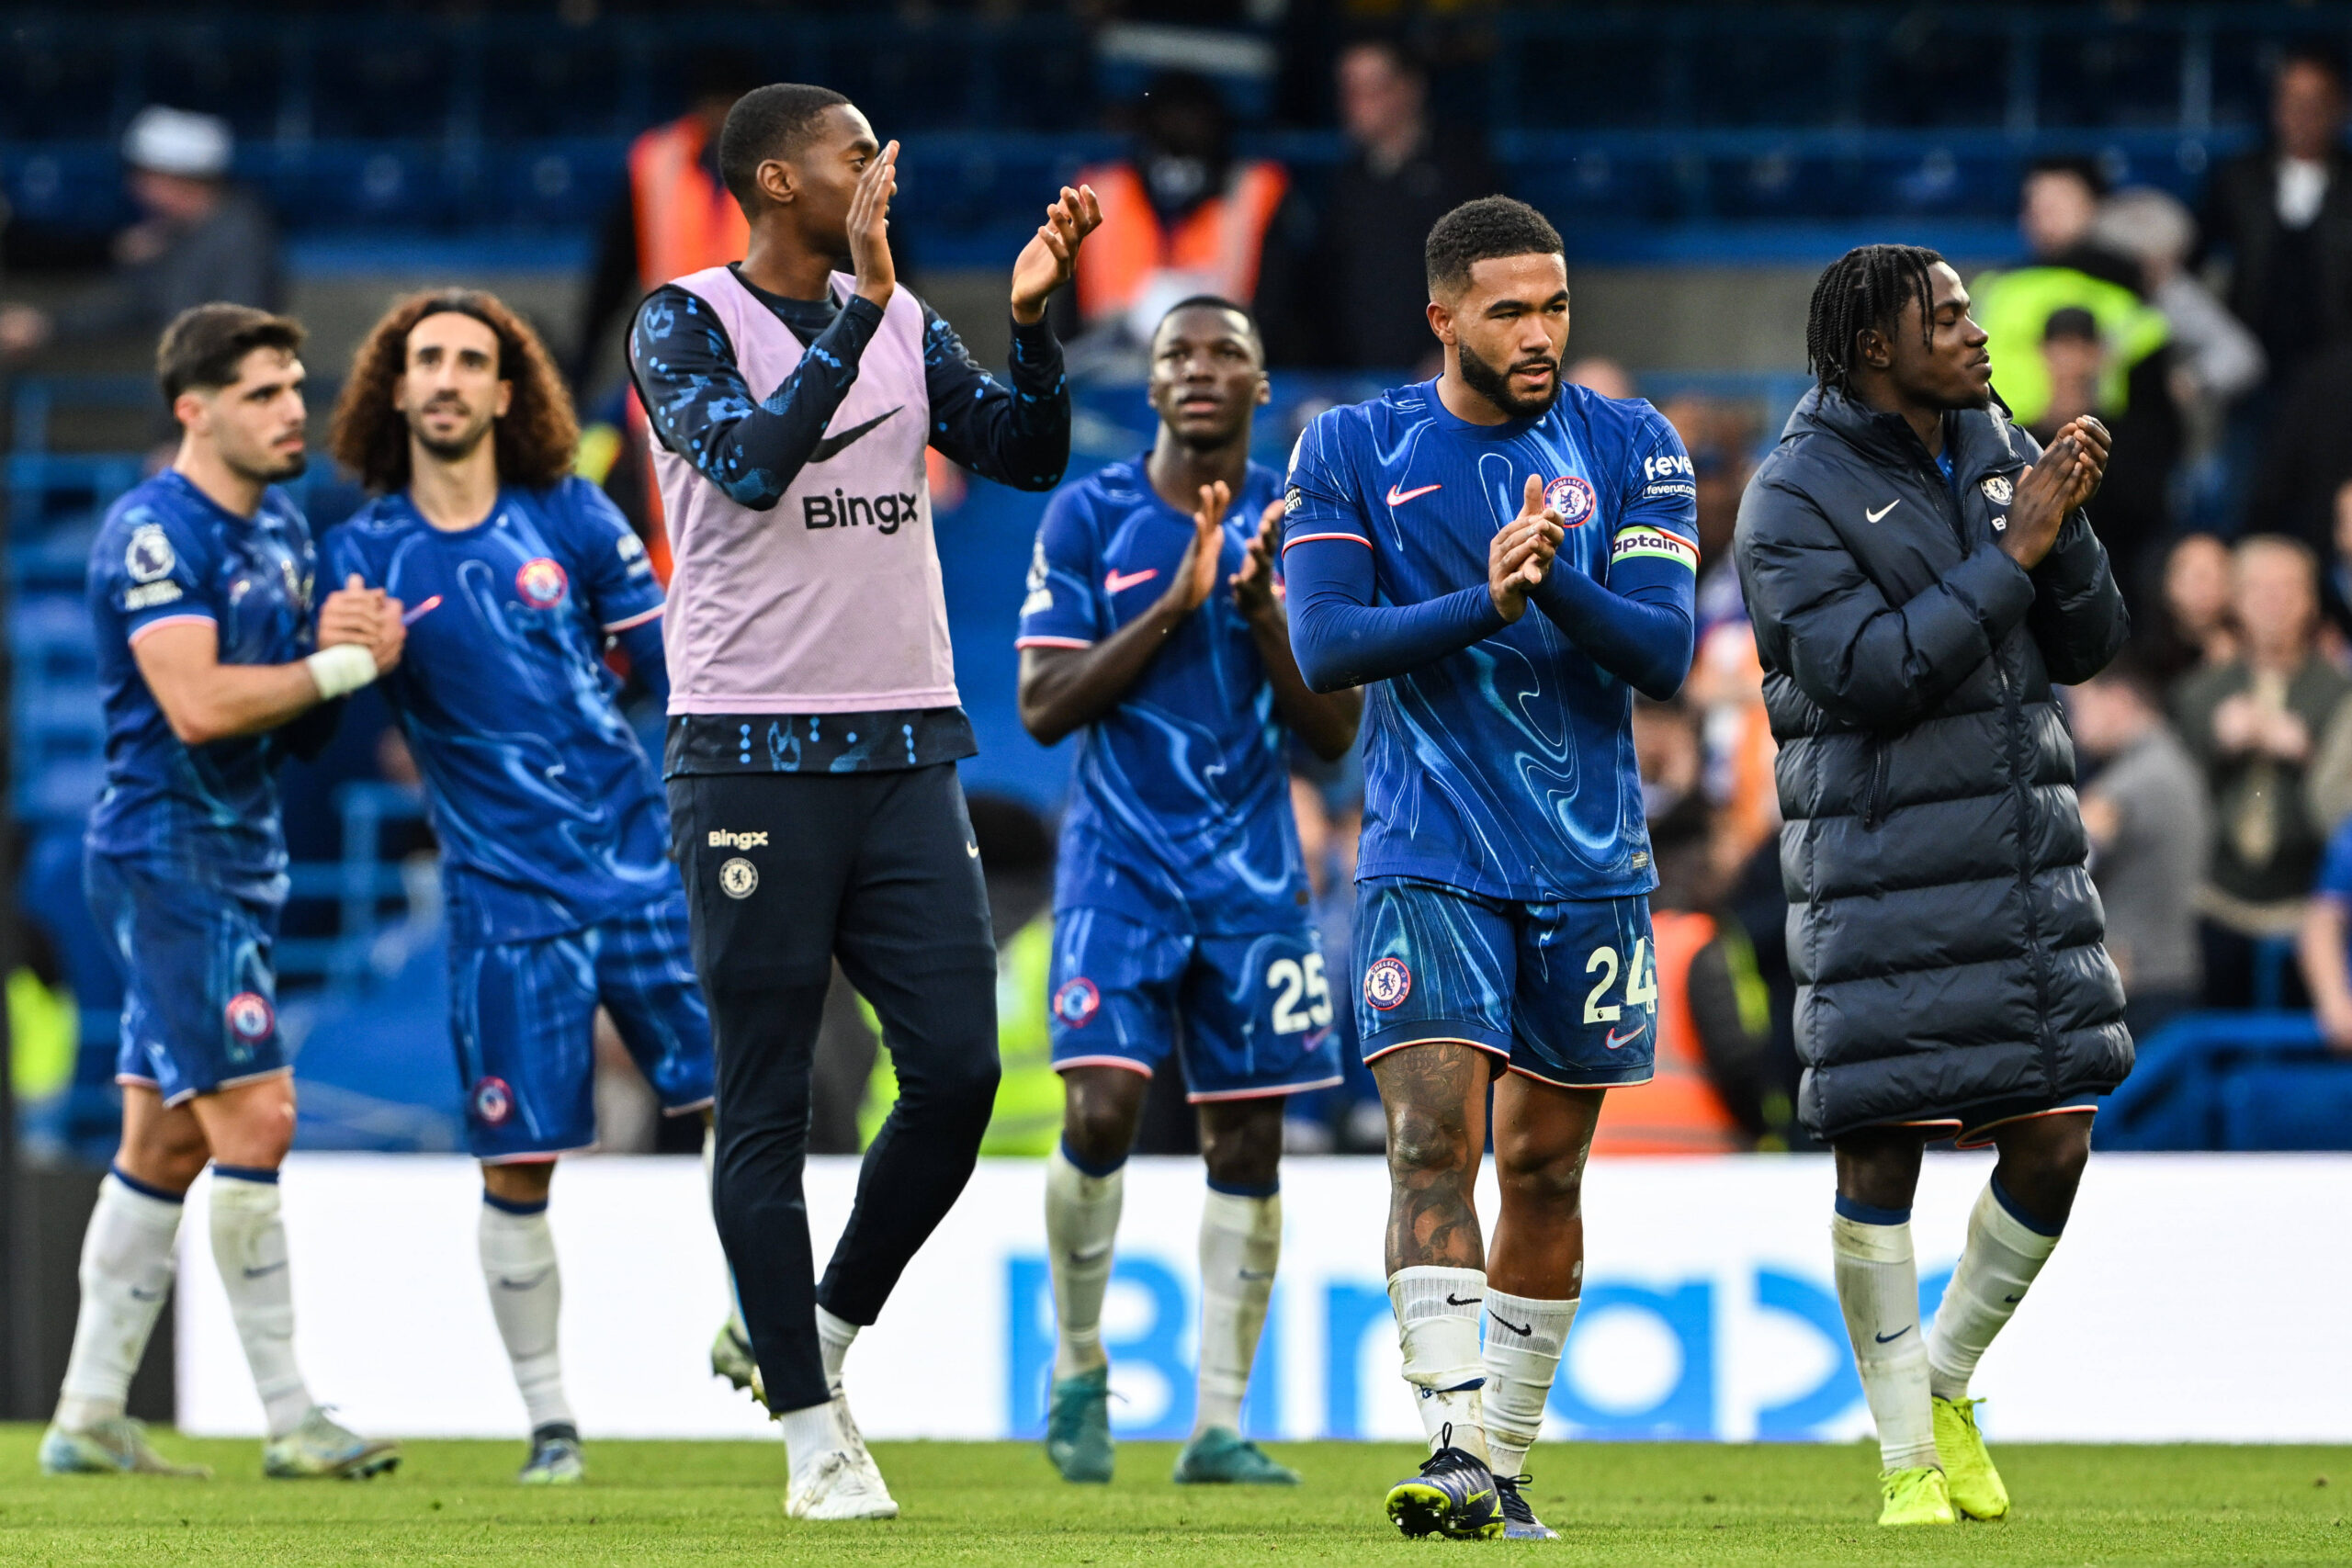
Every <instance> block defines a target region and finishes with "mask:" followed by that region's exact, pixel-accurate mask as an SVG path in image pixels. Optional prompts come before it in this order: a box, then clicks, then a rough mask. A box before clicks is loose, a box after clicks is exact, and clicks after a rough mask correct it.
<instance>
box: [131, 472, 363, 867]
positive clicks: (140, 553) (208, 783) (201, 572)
mask: <svg viewBox="0 0 2352 1568" xmlns="http://www.w3.org/2000/svg"><path fill="white" fill-rule="evenodd" d="M315 569H316V557H315V556H314V554H313V552H312V549H311V529H310V525H309V524H308V523H306V522H304V521H303V518H302V513H301V512H300V510H299V509H298V508H297V507H296V506H295V504H294V503H293V502H292V501H290V500H288V498H287V497H286V495H285V494H284V493H283V492H282V491H277V490H270V491H265V492H264V494H263V497H262V503H261V507H260V510H259V511H258V512H257V513H255V514H254V516H252V517H250V518H246V517H240V516H238V515H237V514H236V513H232V512H230V511H228V510H226V509H225V508H223V507H220V506H219V505H217V504H215V503H214V502H212V501H211V500H210V499H209V497H207V496H206V495H205V494H204V492H203V491H199V490H198V489H197V488H196V486H195V485H194V484H192V483H190V482H189V481H188V480H187V478H185V477H184V476H183V475H181V474H179V473H177V472H175V471H174V470H172V469H165V470H164V472H162V473H160V474H157V475H156V476H155V477H154V478H153V479H147V480H145V481H144V482H142V483H141V484H139V485H136V486H134V487H132V488H131V489H130V491H126V492H125V493H124V494H123V496H122V498H121V499H120V500H119V501H117V502H115V503H114V505H113V506H112V507H111V508H109V509H108V510H107V516H106V521H105V522H104V523H103V524H102V525H100V526H99V529H98V536H97V540H96V543H95V544H94V545H92V546H91V548H90V574H89V590H88V592H89V604H90V616H91V620H92V622H93V625H94V630H95V632H96V647H97V666H98V685H99V689H100V692H101V696H102V701H103V704H104V707H105V712H106V728H107V740H106V787H105V790H104V792H103V793H102V794H101V795H99V797H98V802H97V805H96V807H95V808H94V809H93V810H92V812H91V814H90V822H89V829H88V834H87V839H88V843H89V845H90V847H91V848H92V849H93V850H96V851H97V852H100V853H102V854H108V855H114V856H118V857H120V858H123V859H128V860H134V861H139V862H141V863H146V864H148V865H150V866H153V867H155V868H157V869H160V870H162V871H164V872H165V873H166V874H170V875H174V876H178V877H185V878H188V879H191V880H196V881H201V882H205V883H208V884H210V885H213V886H223V887H227V888H230V889H232V890H234V891H236V892H238V893H240V894H242V895H243V896H244V897H251V898H255V899H260V900H264V901H271V902H275V901H280V900H282V899H283V898H284V897H285V896H286V877H285V872H286V835H285V830H284V829H283V827H282V825H281V824H280V822H279V819H278V806H277V773H278V771H279V769H280V768H281V767H282V766H283V764H284V762H285V760H286V757H287V755H288V739H289V737H288V732H287V731H286V730H283V729H281V730H275V731H270V732H267V733H264V734H260V735H249V736H240V737H237V738H235V739H227V740H215V741H211V742H209V743H208V744H205V745H202V746H188V745H185V744H183V743H182V742H181V741H180V739H178V738H177V737H176V736H175V735H174V734H173V733H172V728H171V725H170V724H169V723H168V722H167V721H166V720H165V719H164V711H163V709H162V708H161V707H160V706H158V705H157V704H156V702H155V698H154V694H153V693H152V692H150V691H149V690H148V689H147V682H146V681H145V679H144V678H142V677H141V675H140V673H139V665H138V661H137V660H136V659H134V658H133V656H132V654H131V648H132V645H133V644H135V643H137V642H138V641H139V640H140V639H141V637H145V636H147V635H148V634H149V633H150V632H152V631H154V630H155V629H156V628H158V627H161V626H169V625H172V624H175V623H190V624H194V623H207V624H209V625H210V626H212V627H213V628H214V633H215V636H216V637H217V638H218V646H219V653H220V661H221V662H222V663H224V664H290V663H292V662H294V661H295V660H298V659H301V658H303V657H305V656H306V655H308V654H309V653H311V651H312V650H313V649H314V648H315V647H316V641H315V637H316V631H315V628H314V626H313V625H312V616H311V592H312V587H313V583H312V579H313V576H314V575H315ZM323 717H324V716H304V717H303V718H298V719H296V720H295V721H294V728H300V727H302V726H304V725H306V723H316V722H319V720H320V719H321V718H323Z"/></svg>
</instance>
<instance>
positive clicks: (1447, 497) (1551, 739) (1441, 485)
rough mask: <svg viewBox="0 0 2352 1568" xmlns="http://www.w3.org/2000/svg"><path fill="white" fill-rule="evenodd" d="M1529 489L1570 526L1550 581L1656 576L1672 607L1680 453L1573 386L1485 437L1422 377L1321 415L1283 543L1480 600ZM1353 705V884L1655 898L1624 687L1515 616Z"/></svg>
mask: <svg viewBox="0 0 2352 1568" xmlns="http://www.w3.org/2000/svg"><path fill="white" fill-rule="evenodd" d="M1530 475H1535V476H1538V477H1540V478H1541V479H1543V480H1544V490H1545V496H1546V499H1547V500H1548V502H1549V503H1550V504H1551V505H1552V506H1553V507H1554V508H1555V509H1556V510H1557V511H1558V512H1559V513H1560V515H1561V518H1562V520H1563V522H1564V523H1565V525H1566V538H1565V540H1564V541H1563V543H1562V545H1561V547H1560V554H1559V557H1558V559H1557V560H1556V561H1555V563H1554V566H1553V569H1552V570H1554V571H1555V572H1561V571H1569V572H1578V573H1582V574H1584V575H1586V576H1588V577H1589V578H1591V579H1593V580H1594V581H1597V582H1599V583H1600V584H1602V585H1604V586H1613V587H1615V588H1616V589H1617V591H1618V592H1624V591H1626V589H1627V586H1628V584H1630V583H1634V582H1637V581H1647V580H1649V579H1653V578H1655V579H1656V580H1657V581H1658V582H1659V583H1661V584H1664V585H1666V586H1667V587H1668V588H1669V589H1670V591H1671V592H1674V593H1675V594H1677V595H1679V598H1680V602H1681V604H1683V606H1684V607H1685V609H1686V610H1687V609H1688V606H1689V604H1690V595H1691V588H1692V585H1693V580H1694V577H1695V570H1696V565H1697V559H1698V547H1697V538H1698V526H1697V504H1698V503H1697V490H1696V486H1695V483H1694V480H1693V477H1692V474H1691V460H1690V458H1689V457H1688V456H1686V455H1685V453H1684V451H1683V447H1682V442H1681V439H1680V438H1679V436H1677V435H1676V434H1675V433H1674V428H1673V426H1671V425H1670V424H1668V423H1667V422H1666V419H1665V417H1664V416H1663V415H1661V414H1659V413H1658V412H1657V410H1656V409H1654V408H1652V407H1651V406H1650V405H1649V404H1648V403H1646V402H1644V401H1642V400H1638V399H1626V400H1617V399H1611V398H1604V397H1601V396H1600V395H1599V394H1597V393H1594V392H1591V391H1589V390H1587V389H1584V388H1582V387H1576V386H1569V387H1565V388H1563V389H1561V392H1560V395H1559V396H1558V397H1557V398H1556V399H1555V400H1554V401H1553V403H1552V406H1551V407H1550V408H1549V409H1548V410H1547V411H1545V412H1544V414H1543V415H1542V416H1540V417H1538V418H1535V419H1530V420H1513V421H1511V422H1510V423H1504V424H1499V425H1478V424H1472V423H1468V422H1467V421H1464V420H1462V419H1458V418H1456V417H1455V416H1454V415H1453V414H1452V413H1450V412H1447V411H1446V409H1445V407H1444V405H1443V404H1442V402H1441V401H1440V400H1439V397H1438V392H1437V385H1436V383H1435V382H1434V381H1429V382H1422V383H1419V384H1418V385H1414V386H1408V387H1402V388H1398V389H1396V390H1393V391H1390V392H1388V393H1385V394H1384V395H1383V396H1381V397H1379V398H1376V399H1374V400H1371V401H1369V402H1364V403H1359V404H1356V405H1354V406H1352V407H1349V408H1340V409H1332V410H1329V411H1328V412H1324V413H1322V414H1320V415H1318V416H1317V418H1316V419H1315V420H1314V422H1313V423H1311V424H1309V425H1308V427H1307V429H1306V433H1305V434H1303V435H1302V436H1301V437H1300V439H1299V442H1298V445H1297V446H1296V447H1295V449H1294V451H1293V453H1292V457H1291V472H1290V480H1289V482H1290V495H1289V500H1290V510H1289V517H1288V520H1287V525H1286V530H1285V534H1284V541H1283V542H1284V547H1285V548H1290V547H1295V546H1297V545H1299V544H1303V543H1305V542H1306V541H1308V540H1310V539H1337V540H1344V541H1349V542H1351V543H1353V544H1355V545H1360V546H1363V547H1366V548H1368V549H1370V550H1371V552H1372V555H1373V561H1374V591H1375V597H1374V604H1381V605H1408V604H1420V603H1423V602H1425V601H1428V600H1432V599H1436V598H1439V597H1441V596H1443V595H1445V594H1448V593H1451V592H1455V591H1458V590H1462V589H1465V588H1469V587H1472V586H1474V585H1483V584H1484V583H1485V582H1486V581H1487V550H1488V547H1489V545H1490V544H1491V542H1492V540H1493V538H1494V536H1495V534H1496V532H1497V531H1498V529H1500V528H1502V527H1503V526H1504V525H1507V524H1508V523H1510V521H1511V520H1512V519H1513V518H1514V517H1516V516H1518V514H1519V512H1520V507H1521V502H1522V497H1523V493H1524V486H1525V484H1526V482H1527V479H1528V477H1529V476H1530ZM1366 695H1367V698H1368V700H1367V702H1366V705H1365V714H1364V730H1365V742H1364V821H1363V843H1362V848H1361V852H1360V854H1359V857H1358V860H1357V874H1358V875H1359V876H1381V875H1400V876H1413V877H1420V878H1425V879H1427V880H1430V881H1433V882H1439V883H1443V884H1446V885H1448V886H1457V887H1462V888H1465V889H1467V890H1469V891H1471V892H1474V893H1479V894H1484V895H1486V896H1488V897H1498V898H1511V899H1522V900H1531V901H1532V900H1549V899H1563V898H1614V897H1624V896H1626V895H1630V894H1638V893H1646V892H1647V891H1649V890H1650V889H1651V888H1652V887H1654V886H1657V877H1656V875H1655V874H1654V873H1653V871H1652V869H1651V865H1650V851H1649V833H1648V829H1647V827H1646V825H1645V819H1644V817H1643V811H1642V789H1641V775H1640V771H1639V769H1638V768H1637V767H1636V765H1635V762H1634V738H1633V725H1632V717H1633V698H1634V693H1633V689H1632V688H1631V687H1630V686H1628V685H1627V684H1625V683H1624V682H1623V681H1622V680H1620V679H1618V678H1617V677H1615V676H1614V675H1611V673H1610V672H1609V671H1606V670H1603V669H1602V668H1601V667H1600V665H1598V664H1597V663H1595V662H1594V661H1593V660H1592V659H1591V658H1589V656H1588V655H1587V654H1585V653H1584V652H1583V651H1582V650H1580V649H1578V648H1577V645H1576V642H1575V641H1574V640H1573V638H1572V637H1570V636H1569V635H1568V634H1567V633H1566V632H1564V631H1563V630H1562V629H1561V628H1560V627H1559V626H1556V625H1555V624H1554V622H1553V621H1552V619H1551V618H1550V617H1549V616H1548V615H1545V614H1544V613H1543V612H1542V611H1541V610H1539V609H1538V608H1537V607H1536V606H1535V605H1533V604H1530V605H1529V607H1528V609H1527V612H1526V613H1525V614H1524V615H1521V617H1520V618H1519V619H1518V620H1517V621H1515V622H1513V623H1511V624H1510V625H1509V626H1503V627H1502V628H1500V629H1499V630H1498V631H1496V632H1494V633H1493V634H1492V635H1490V636H1488V637H1485V638H1483V639H1482V640H1480V641H1478V642H1476V643H1474V644H1472V645H1471V646H1469V647H1468V648H1465V649H1462V650H1461V651H1459V652H1457V653H1453V654H1450V655H1447V656H1445V657H1443V658H1442V659H1438V660H1434V661H1433V662H1431V663H1430V664H1427V665H1424V666H1422V667H1421V668H1419V669H1417V670H1413V671H1408V672H1406V673H1404V674H1400V675H1397V676H1395V677H1393V678H1391V679H1388V680H1385V681H1380V682H1374V684H1373V686H1372V688H1371V690H1370V691H1369V692H1368V693H1367V694H1366Z"/></svg>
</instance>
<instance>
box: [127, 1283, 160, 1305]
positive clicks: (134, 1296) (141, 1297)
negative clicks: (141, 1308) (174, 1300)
mask: <svg viewBox="0 0 2352 1568" xmlns="http://www.w3.org/2000/svg"><path fill="white" fill-rule="evenodd" d="M130 1299H131V1300H132V1301H134V1302H160V1301H162V1300H163V1299H164V1292H161V1291H142V1290H141V1289H140V1288H139V1287H138V1286H136V1285H133V1286H131V1287H130Z"/></svg>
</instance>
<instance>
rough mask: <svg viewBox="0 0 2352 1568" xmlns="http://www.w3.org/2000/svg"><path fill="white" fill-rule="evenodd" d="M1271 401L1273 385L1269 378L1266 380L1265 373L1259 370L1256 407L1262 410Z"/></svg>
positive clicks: (1272, 398)
mask: <svg viewBox="0 0 2352 1568" xmlns="http://www.w3.org/2000/svg"><path fill="white" fill-rule="evenodd" d="M1273 400H1274V384H1273V382H1272V380H1271V379H1270V378H1268V377H1267V375H1266V373H1265V372H1264V371H1263V370H1261V371H1259V372H1258V398H1257V402H1258V406H1259V407H1260V408H1264V407H1265V406H1266V405H1267V404H1268V403H1271V402H1272V401H1273Z"/></svg>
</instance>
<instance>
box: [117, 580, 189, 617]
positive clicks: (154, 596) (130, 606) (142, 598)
mask: <svg viewBox="0 0 2352 1568" xmlns="http://www.w3.org/2000/svg"><path fill="white" fill-rule="evenodd" d="M179 597H180V585H179V584H178V583H176V582H151V583H149V584H147V585H146V586H145V587H144V588H134V589H132V590H131V591H130V592H128V593H126V594H124V595H123V596H122V607H123V608H124V609H126V610H152V609H153V608H154V607H155V606H156V605H158V604H171V603H172V602H174V601H175V600H176V599H178V598H179Z"/></svg>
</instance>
